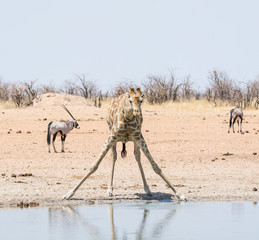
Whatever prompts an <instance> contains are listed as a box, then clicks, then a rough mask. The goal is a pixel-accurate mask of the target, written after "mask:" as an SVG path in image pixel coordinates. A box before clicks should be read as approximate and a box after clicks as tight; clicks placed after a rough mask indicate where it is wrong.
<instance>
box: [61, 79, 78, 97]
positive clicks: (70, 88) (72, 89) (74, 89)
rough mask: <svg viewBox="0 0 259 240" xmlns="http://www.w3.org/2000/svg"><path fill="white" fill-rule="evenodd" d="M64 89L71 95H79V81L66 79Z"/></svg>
mask: <svg viewBox="0 0 259 240" xmlns="http://www.w3.org/2000/svg"><path fill="white" fill-rule="evenodd" d="M64 91H65V93H67V94H70V95H79V87H78V86H77V83H76V82H75V81H73V80H65V82H64Z"/></svg>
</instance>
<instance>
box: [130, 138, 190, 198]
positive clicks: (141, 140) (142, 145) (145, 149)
mask: <svg viewBox="0 0 259 240" xmlns="http://www.w3.org/2000/svg"><path fill="white" fill-rule="evenodd" d="M134 141H135V142H136V144H137V145H138V146H139V147H140V148H141V150H142V151H143V153H144V154H145V156H146V157H147V159H148V160H149V162H150V163H151V166H152V168H153V170H154V171H155V173H157V174H158V175H159V176H160V177H161V178H162V179H163V180H164V181H165V182H166V183H167V185H168V186H169V187H170V188H171V189H172V190H173V192H174V193H175V195H176V197H177V198H178V199H179V200H180V201H187V199H186V198H185V196H184V195H182V194H178V192H177V191H176V189H175V188H174V187H173V185H172V184H171V183H170V182H169V180H168V179H167V178H166V176H165V175H164V173H163V172H162V170H161V169H160V168H159V167H158V165H157V163H156V162H155V161H154V159H153V158H152V156H151V154H150V152H149V150H148V147H147V144H146V142H145V140H144V138H143V136H142V134H141V133H140V134H139V136H134Z"/></svg>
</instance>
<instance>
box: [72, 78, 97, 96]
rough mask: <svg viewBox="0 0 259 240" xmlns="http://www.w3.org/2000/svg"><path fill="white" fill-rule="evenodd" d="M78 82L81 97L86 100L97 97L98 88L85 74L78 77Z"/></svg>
mask: <svg viewBox="0 0 259 240" xmlns="http://www.w3.org/2000/svg"><path fill="white" fill-rule="evenodd" d="M76 80H77V82H78V83H77V87H78V89H79V93H80V95H81V96H83V97H84V98H86V99H88V98H90V99H92V96H94V95H96V91H97V87H96V85H95V83H94V82H93V81H91V80H87V79H86V76H85V74H81V75H76Z"/></svg>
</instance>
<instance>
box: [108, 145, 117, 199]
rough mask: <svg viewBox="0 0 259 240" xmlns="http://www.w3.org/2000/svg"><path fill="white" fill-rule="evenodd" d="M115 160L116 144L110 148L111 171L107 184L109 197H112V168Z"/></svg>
mask: <svg viewBox="0 0 259 240" xmlns="http://www.w3.org/2000/svg"><path fill="white" fill-rule="evenodd" d="M116 160H117V151H116V143H115V144H114V145H113V146H112V171H111V178H110V182H109V184H108V195H109V197H112V196H113V176H114V168H115V162H116Z"/></svg>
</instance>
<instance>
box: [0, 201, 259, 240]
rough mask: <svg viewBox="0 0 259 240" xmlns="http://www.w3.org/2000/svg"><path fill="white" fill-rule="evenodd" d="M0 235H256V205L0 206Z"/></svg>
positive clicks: (9, 237)
mask: <svg viewBox="0 0 259 240" xmlns="http://www.w3.org/2000/svg"><path fill="white" fill-rule="evenodd" d="M0 236H1V239H6V240H13V239H15V240H17V239H28V240H30V239H33V240H41V239H44V240H45V239H50V240H52V239H53V240H54V239H55V240H57V239H62V240H71V239H76V240H80V239H84V240H85V239H188V240H190V239H199V240H203V239H204V240H205V239H206V240H208V239H210V240H213V239H215V240H216V239H217V240H219V239H220V240H224V239H228V240H232V239H233V240H237V239H246V240H249V239H257V240H258V239H259V204H256V203H252V202H205V203H204V202H197V203H194V202H187V203H184V204H178V203H174V202H135V203H113V204H100V205H97V204H95V205H83V206H52V207H39V208H29V209H10V208H9V209H1V210H0Z"/></svg>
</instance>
